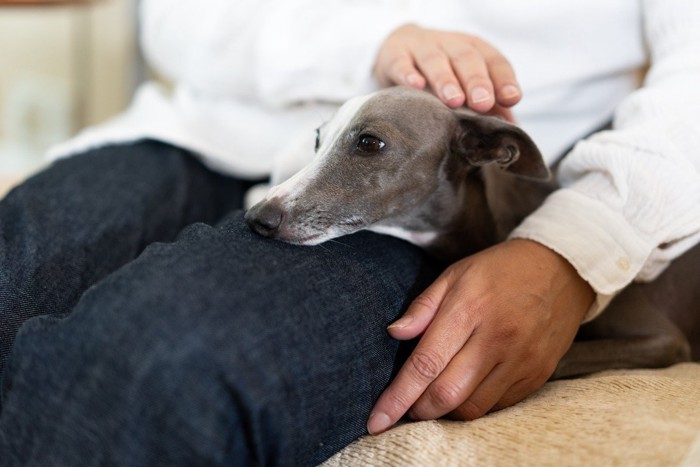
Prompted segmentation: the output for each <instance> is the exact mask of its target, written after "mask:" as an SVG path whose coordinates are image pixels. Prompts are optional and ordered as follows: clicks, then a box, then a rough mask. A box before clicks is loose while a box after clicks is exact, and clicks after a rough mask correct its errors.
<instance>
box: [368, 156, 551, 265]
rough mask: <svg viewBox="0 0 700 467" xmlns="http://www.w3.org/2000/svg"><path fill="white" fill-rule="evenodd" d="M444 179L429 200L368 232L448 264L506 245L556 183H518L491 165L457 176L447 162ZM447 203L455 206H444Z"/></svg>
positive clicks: (515, 179) (460, 172)
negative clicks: (402, 242) (412, 246)
mask: <svg viewBox="0 0 700 467" xmlns="http://www.w3.org/2000/svg"><path fill="white" fill-rule="evenodd" d="M444 173H445V183H443V184H441V185H440V187H439V188H438V189H437V190H435V192H434V193H433V194H432V196H431V199H429V200H427V202H425V203H423V204H421V205H420V206H419V207H417V208H416V209H415V210H413V211H411V212H409V213H406V214H405V215H404V216H401V218H397V219H392V220H391V221H390V222H386V223H380V224H378V225H375V226H373V227H372V228H370V230H373V231H375V232H379V233H384V234H389V235H393V236H395V237H399V238H403V239H404V240H407V241H409V242H411V243H413V244H416V245H419V246H421V247H422V248H424V249H425V250H426V251H427V252H428V253H429V254H430V255H432V256H434V257H436V258H438V259H441V260H444V261H448V262H452V261H456V260H458V259H460V258H463V257H465V256H468V255H471V254H474V253H476V252H478V251H480V250H483V249H485V248H488V247H490V246H492V245H494V244H496V243H499V242H501V241H503V240H505V239H506V238H507V237H508V235H509V234H510V232H511V231H512V230H513V229H515V227H517V225H518V224H520V222H522V221H523V219H524V218H525V217H526V216H527V215H529V214H530V213H531V212H533V211H534V210H535V209H536V208H537V207H538V206H540V205H541V204H542V202H543V201H544V199H545V198H546V196H547V195H548V194H549V193H551V192H552V191H553V190H554V189H555V188H556V183H555V182H542V181H538V180H530V179H526V178H522V177H516V176H513V175H511V174H507V173H505V172H503V171H502V170H501V169H500V168H499V167H497V166H495V165H492V166H486V167H482V168H472V169H471V170H464V169H460V170H455V169H454V168H452V167H451V166H450V164H449V162H447V163H446V166H445V167H444ZM448 174H449V175H448ZM446 197H447V198H448V199H451V200H452V201H453V202H450V203H445V198H446ZM446 206H449V208H447V207H446ZM399 226H400V227H399Z"/></svg>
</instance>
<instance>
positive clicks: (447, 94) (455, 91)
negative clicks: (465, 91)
mask: <svg viewBox="0 0 700 467" xmlns="http://www.w3.org/2000/svg"><path fill="white" fill-rule="evenodd" d="M442 97H444V98H445V100H448V101H451V100H452V99H456V98H458V97H462V91H461V90H460V89H459V88H458V87H457V86H455V85H454V84H448V85H446V86H445V87H444V88H442Z"/></svg>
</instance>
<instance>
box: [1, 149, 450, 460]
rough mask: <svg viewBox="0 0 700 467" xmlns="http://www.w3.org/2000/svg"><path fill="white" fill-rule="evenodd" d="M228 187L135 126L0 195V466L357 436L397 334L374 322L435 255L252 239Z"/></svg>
mask: <svg viewBox="0 0 700 467" xmlns="http://www.w3.org/2000/svg"><path fill="white" fill-rule="evenodd" d="M248 186H249V183H247V182H243V181H241V180H236V179H233V178H228V177H223V176H221V175H217V174H215V173H213V172H211V171H210V170H208V169H206V168H205V167H204V166H202V165H201V164H200V163H199V162H198V161H197V160H196V159H195V158H194V157H193V156H192V155H191V154H189V153H187V152H186V151H182V150H180V149H177V148H174V147H171V146H168V145H166V144H162V143H158V142H152V141H143V142H139V143H135V144H132V145H124V146H113V147H107V148H103V149H99V150H94V151H91V153H89V154H84V155H80V156H76V157H74V158H70V159H67V160H63V161H60V162H57V163H55V164H54V165H52V166H51V167H50V168H49V169H48V170H46V171H44V172H43V173H41V174H39V175H37V176H35V177H33V178H32V179H30V180H29V181H27V182H26V183H24V184H23V185H22V186H20V187H19V188H17V189H15V190H14V191H12V192H11V193H10V194H9V195H8V196H7V197H6V199H4V200H3V201H1V202H0V371H3V375H2V377H3V381H2V397H1V401H2V406H1V412H0V465H3V466H5V465H21V466H83V465H120V466H157V465H167V466H175V465H182V466H196V465H229V466H230V465H250V464H252V465H255V464H258V465H262V464H265V465H267V464H281V465H310V464H316V463H319V462H321V461H323V460H324V459H326V458H327V457H329V456H330V455H332V454H333V453H334V452H336V451H338V450H340V449H341V448H343V447H344V446H346V445H347V444H348V443H350V442H352V441H353V440H354V439H356V438H357V437H359V436H361V435H362V434H364V433H365V423H366V419H367V417H368V414H369V410H370V409H371V406H372V404H373V402H374V401H375V400H376V398H377V397H378V396H379V394H380V393H381V391H382V389H383V388H384V387H385V386H386V384H387V383H388V381H389V379H390V378H391V375H392V374H393V372H395V370H396V367H397V366H398V365H399V364H400V363H401V361H402V358H403V356H405V354H406V353H407V351H408V350H409V347H410V346H403V345H399V343H398V342H396V341H394V340H392V339H391V338H390V337H389V336H388V335H387V333H386V330H385V328H386V325H387V324H388V323H390V322H391V321H393V320H395V319H396V318H397V317H398V316H399V315H400V314H401V312H402V311H403V310H404V309H405V307H406V306H407V304H408V303H409V302H410V299H411V298H412V297H413V296H415V295H416V294H417V293H418V292H420V290H421V289H422V288H424V287H425V286H427V285H428V283H429V282H430V281H431V280H432V279H434V277H435V276H436V274H437V272H438V269H439V268H437V267H436V266H435V265H433V264H431V263H430V262H429V261H428V260H427V259H426V258H425V257H424V255H423V253H422V252H421V251H420V250H418V249H417V248H415V247H413V246H412V245H409V244H407V243H405V242H403V241H401V240H398V239H394V238H391V237H386V236H382V235H377V234H373V233H368V232H361V233H358V234H355V235H351V236H347V237H343V238H342V239H340V240H339V241H337V242H327V243H325V244H323V245H320V246H317V247H296V246H291V245H287V244H285V243H281V242H276V241H271V240H267V239H263V238H261V237H258V236H256V235H255V234H253V233H251V232H250V231H249V230H248V229H247V228H246V226H245V225H244V223H243V222H242V213H241V211H240V210H236V208H238V207H240V204H241V199H242V195H243V193H244V191H245V190H246V189H247V187H248ZM18 328H19V332H18V333H17V330H18ZM16 333H17V335H16V338H15V334H16ZM13 343H14V345H13ZM2 365H4V370H3V369H2Z"/></svg>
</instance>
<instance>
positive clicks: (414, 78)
mask: <svg viewBox="0 0 700 467" xmlns="http://www.w3.org/2000/svg"><path fill="white" fill-rule="evenodd" d="M406 84H408V85H409V86H416V87H418V86H420V85H421V78H420V76H418V75H417V74H415V73H411V74H410V75H408V76H406Z"/></svg>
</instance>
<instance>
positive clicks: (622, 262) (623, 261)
mask: <svg viewBox="0 0 700 467" xmlns="http://www.w3.org/2000/svg"><path fill="white" fill-rule="evenodd" d="M630 266H631V264H630V259H629V258H628V257H627V256H620V257H619V258H617V267H618V268H620V269H622V270H623V271H629V268H630Z"/></svg>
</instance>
